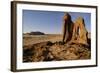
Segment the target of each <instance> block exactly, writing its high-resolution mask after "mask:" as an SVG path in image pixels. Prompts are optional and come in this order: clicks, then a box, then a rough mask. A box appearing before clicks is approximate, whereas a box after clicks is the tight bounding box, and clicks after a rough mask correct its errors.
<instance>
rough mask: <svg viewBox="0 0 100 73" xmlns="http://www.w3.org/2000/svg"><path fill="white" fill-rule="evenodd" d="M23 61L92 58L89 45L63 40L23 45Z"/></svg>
mask: <svg viewBox="0 0 100 73" xmlns="http://www.w3.org/2000/svg"><path fill="white" fill-rule="evenodd" d="M23 48H24V49H23V62H40V61H60V60H79V59H81V60H82V59H90V58H91V49H90V46H89V45H84V44H79V43H78V44H77V43H67V44H65V43H63V42H54V43H52V42H50V41H47V42H41V43H37V44H33V45H28V46H24V47H23Z"/></svg>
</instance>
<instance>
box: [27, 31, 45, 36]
mask: <svg viewBox="0 0 100 73" xmlns="http://www.w3.org/2000/svg"><path fill="white" fill-rule="evenodd" d="M25 34H29V35H45V33H43V32H40V31H32V32H29V33H25Z"/></svg>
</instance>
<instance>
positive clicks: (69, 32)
mask: <svg viewBox="0 0 100 73" xmlns="http://www.w3.org/2000/svg"><path fill="white" fill-rule="evenodd" d="M63 20H64V21H63V22H64V23H63V42H66V43H67V42H74V43H81V44H85V45H88V41H87V40H88V32H87V30H86V27H85V21H84V19H83V18H82V17H78V18H77V19H76V21H75V22H73V21H72V19H71V16H70V14H69V13H65V14H64V17H63Z"/></svg>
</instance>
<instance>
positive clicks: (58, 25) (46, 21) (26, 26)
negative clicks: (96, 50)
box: [22, 10, 91, 34]
mask: <svg viewBox="0 0 100 73" xmlns="http://www.w3.org/2000/svg"><path fill="white" fill-rule="evenodd" d="M69 14H70V15H71V17H72V21H74V20H76V19H77V17H78V16H81V17H83V18H84V20H85V25H86V28H87V30H88V31H89V32H90V31H91V14H90V13H82V12H81V13H78V12H69ZM63 15H64V12H55V11H36V10H23V16H22V17H23V33H25V32H31V31H40V32H44V33H46V34H59V33H61V32H62V23H63V22H62V21H63V20H62V18H63Z"/></svg>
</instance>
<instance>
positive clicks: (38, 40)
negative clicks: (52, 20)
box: [23, 34, 62, 46]
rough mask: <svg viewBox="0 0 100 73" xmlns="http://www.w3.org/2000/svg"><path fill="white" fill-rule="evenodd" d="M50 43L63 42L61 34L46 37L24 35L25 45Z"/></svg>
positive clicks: (46, 35)
mask: <svg viewBox="0 0 100 73" xmlns="http://www.w3.org/2000/svg"><path fill="white" fill-rule="evenodd" d="M47 41H50V42H52V43H54V42H58V41H62V35H61V34H45V35H29V34H24V35H23V45H24V46H25V45H32V44H36V43H41V42H47Z"/></svg>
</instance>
